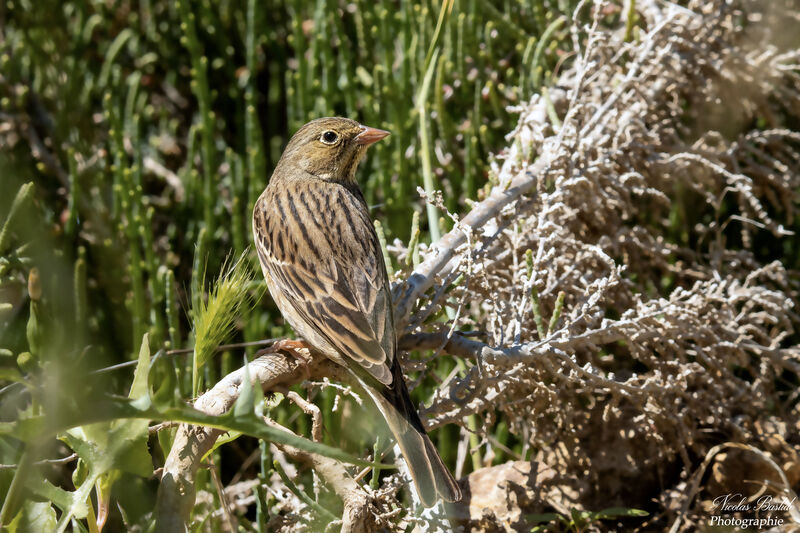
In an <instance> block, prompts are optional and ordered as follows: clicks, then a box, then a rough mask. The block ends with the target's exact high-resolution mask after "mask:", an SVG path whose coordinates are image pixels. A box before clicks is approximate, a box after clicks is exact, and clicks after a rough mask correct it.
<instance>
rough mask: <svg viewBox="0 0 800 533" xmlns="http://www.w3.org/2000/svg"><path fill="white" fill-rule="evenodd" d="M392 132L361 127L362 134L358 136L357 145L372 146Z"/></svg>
mask: <svg viewBox="0 0 800 533" xmlns="http://www.w3.org/2000/svg"><path fill="white" fill-rule="evenodd" d="M389 133H390V132H388V131H386V130H379V129H378V128H370V127H369V126H361V133H359V134H358V135H356V144H362V145H365V146H369V145H370V144H374V143H376V142H378V141H380V140H381V139H383V138H384V137H386V136H387V135H389Z"/></svg>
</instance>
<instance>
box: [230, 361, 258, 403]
mask: <svg viewBox="0 0 800 533" xmlns="http://www.w3.org/2000/svg"><path fill="white" fill-rule="evenodd" d="M253 389H254V387H253V382H252V380H251V379H250V365H249V364H247V360H246V359H245V362H244V377H243V378H242V385H241V386H240V387H239V397H238V398H236V403H234V404H233V409H231V411H230V412H231V414H232V415H233V416H234V417H239V416H245V415H248V414H250V413H253V412H254V411H253V401H254V400H255V393H254V392H253Z"/></svg>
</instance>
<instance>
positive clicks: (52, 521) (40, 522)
mask: <svg viewBox="0 0 800 533" xmlns="http://www.w3.org/2000/svg"><path fill="white" fill-rule="evenodd" d="M55 529H56V512H55V511H54V510H53V506H52V505H50V503H49V502H33V501H28V502H25V503H24V504H23V505H22V509H20V512H19V513H17V516H16V517H14V520H12V521H11V523H10V524H8V530H7V531H9V533H28V532H29V531H54V530H55Z"/></svg>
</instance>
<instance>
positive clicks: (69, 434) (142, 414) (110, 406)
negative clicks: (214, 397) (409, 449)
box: [0, 398, 395, 477]
mask: <svg viewBox="0 0 800 533" xmlns="http://www.w3.org/2000/svg"><path fill="white" fill-rule="evenodd" d="M122 419H130V420H138V421H143V423H142V425H143V427H144V429H145V432H146V429H147V421H149V420H154V421H159V422H164V421H173V422H182V423H185V424H195V425H200V426H207V427H213V428H217V429H221V430H223V431H239V432H241V433H242V434H244V435H250V436H252V437H256V438H259V439H264V440H267V441H270V442H277V443H280V444H287V445H289V446H294V447H295V448H298V449H301V450H305V451H308V452H312V453H317V454H320V455H322V456H325V457H330V458H331V459H336V460H337V461H341V462H344V463H349V464H354V465H358V466H368V467H374V466H377V467H380V468H382V469H392V468H395V466H394V465H392V464H384V463H373V462H371V461H365V460H363V459H359V458H357V457H354V456H352V455H350V454H348V453H346V452H344V451H342V450H340V449H338V448H334V447H332V446H328V445H325V444H321V443H319V442H314V441H311V440H309V439H307V438H305V437H300V436H298V435H294V434H291V433H287V432H285V431H281V430H279V429H276V428H273V427H270V426H267V425H265V424H264V421H263V420H262V419H260V418H258V417H257V416H255V415H253V414H248V415H245V416H230V415H225V416H213V415H208V414H205V413H202V412H200V411H198V410H196V409H194V408H193V407H191V406H186V405H180V406H176V407H169V408H166V409H163V408H161V409H159V408H155V407H153V406H149V407H147V408H141V407H139V406H137V405H135V404H134V403H133V402H131V401H129V400H125V399H119V398H110V399H109V400H108V401H107V403H106V405H105V409H103V410H102V411H97V412H87V411H80V412H73V413H64V416H62V417H60V418H59V420H58V421H57V422H56V423H54V422H53V421H52V420H46V419H45V417H44V416H41V415H40V416H34V417H30V418H27V419H24V420H19V421H16V422H6V423H0V435H4V434H5V435H14V436H15V437H16V438H18V439H21V440H25V441H29V442H30V441H40V440H43V439H46V438H49V437H50V436H52V435H54V434H56V433H58V432H66V433H62V436H61V438H62V439H67V440H69V441H70V442H69V443H68V444H69V445H70V447H72V449H73V450H75V452H76V453H78V455H80V456H81V457H84V456H89V457H92V458H95V456H96V455H98V454H99V452H98V451H97V449H96V445H94V444H91V443H89V442H87V438H86V437H85V435H84V431H85V430H87V429H89V430H90V431H91V434H92V436H93V438H94V439H99V437H98V436H97V434H98V432H99V431H98V430H99V428H101V427H102V425H103V423H106V424H107V423H108V421H111V420H117V422H122ZM106 427H107V426H106ZM109 440H113V439H108V438H107V439H106V441H109ZM65 442H66V440H65ZM123 444H124V443H114V444H113V446H112V443H108V444H107V445H108V446H109V449H107V450H106V452H105V454H106V458H104V457H96V459H97V460H99V461H106V462H104V463H102V464H103V466H106V467H108V466H109V465H108V462H113V461H110V460H109V459H108V458H107V457H109V456H111V455H112V454H111V453H109V451H113V452H114V453H118V452H119V451H121V450H122V449H124V446H123ZM76 448H78V449H76ZM79 449H80V450H81V451H79ZM84 460H85V459H84ZM116 460H121V459H119V458H118V459H116ZM87 464H88V465H90V472H92V470H91V464H90V463H89V462H88V461H87ZM148 475H149V474H148ZM90 477H91V476H90Z"/></svg>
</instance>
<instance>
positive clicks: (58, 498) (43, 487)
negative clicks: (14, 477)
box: [25, 476, 89, 531]
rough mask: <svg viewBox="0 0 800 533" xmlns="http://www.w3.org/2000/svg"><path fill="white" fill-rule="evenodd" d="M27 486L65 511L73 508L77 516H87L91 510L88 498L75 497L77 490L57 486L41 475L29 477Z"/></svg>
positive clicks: (26, 482) (73, 512)
mask: <svg viewBox="0 0 800 533" xmlns="http://www.w3.org/2000/svg"><path fill="white" fill-rule="evenodd" d="M25 487H26V488H27V489H28V490H29V491H31V492H32V493H33V494H35V495H36V496H38V497H40V498H42V499H44V500H47V501H48V502H50V503H53V504H54V505H55V506H56V507H58V508H59V509H61V510H62V511H63V512H67V511H69V510H70V509H72V514H73V516H75V517H76V518H85V517H86V515H87V514H88V512H89V508H88V507H87V506H86V499H85V498H84V499H82V500H78V499H76V498H75V496H76V495H77V491H75V492H69V491H66V490H64V489H62V488H60V487H56V486H55V485H53V484H52V483H50V482H49V481H47V480H46V479H44V478H43V477H41V476H31V477H30V478H28V479H27V480H26V481H25ZM53 529H54V528H50V529H43V530H41V531H52V530H53Z"/></svg>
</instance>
